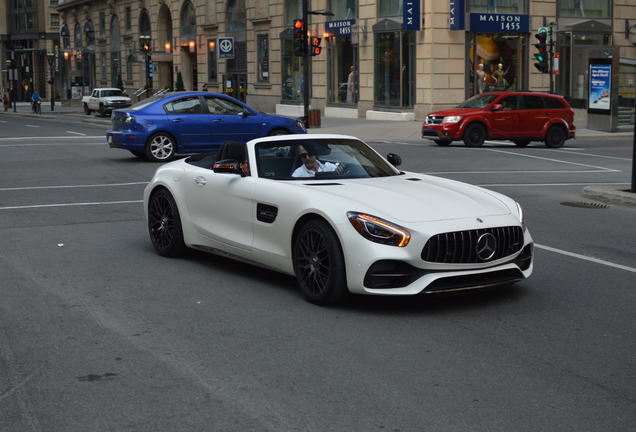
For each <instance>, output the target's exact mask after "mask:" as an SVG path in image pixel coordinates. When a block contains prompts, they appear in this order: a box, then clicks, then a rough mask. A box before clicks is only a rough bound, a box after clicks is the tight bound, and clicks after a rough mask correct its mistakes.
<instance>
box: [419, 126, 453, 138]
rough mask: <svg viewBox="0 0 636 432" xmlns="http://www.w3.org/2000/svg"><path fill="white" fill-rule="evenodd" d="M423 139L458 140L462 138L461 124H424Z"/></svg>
mask: <svg viewBox="0 0 636 432" xmlns="http://www.w3.org/2000/svg"><path fill="white" fill-rule="evenodd" d="M422 138H432V139H448V140H458V139H461V138H462V128H461V126H460V123H441V124H426V123H425V124H423V125H422Z"/></svg>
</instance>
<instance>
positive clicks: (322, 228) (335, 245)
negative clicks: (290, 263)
mask: <svg viewBox="0 0 636 432" xmlns="http://www.w3.org/2000/svg"><path fill="white" fill-rule="evenodd" d="M293 260H294V272H295V273H296V279H297V280H298V284H299V285H300V288H301V290H302V291H303V294H304V295H305V297H306V298H307V300H309V301H310V302H312V303H315V304H319V305H328V304H332V303H336V302H339V301H342V300H343V299H344V298H345V297H346V295H347V294H348V290H347V281H346V277H345V264H344V257H343V255H342V249H341V247H340V242H339V241H338V236H336V233H335V232H334V231H333V230H332V229H331V227H330V226H329V225H328V224H327V223H326V222H323V221H321V220H318V219H314V220H311V221H309V222H307V223H305V224H304V225H303V226H302V228H301V229H300V231H299V232H298V235H297V236H296V240H295V242H294V252H293Z"/></svg>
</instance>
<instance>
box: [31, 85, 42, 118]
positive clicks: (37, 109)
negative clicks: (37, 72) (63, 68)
mask: <svg viewBox="0 0 636 432" xmlns="http://www.w3.org/2000/svg"><path fill="white" fill-rule="evenodd" d="M31 103H32V105H33V112H34V113H36V114H42V107H41V106H40V105H41V103H42V98H41V97H40V94H39V93H38V91H37V90H33V94H32V95H31Z"/></svg>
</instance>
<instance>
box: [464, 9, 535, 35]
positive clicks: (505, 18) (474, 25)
mask: <svg viewBox="0 0 636 432" xmlns="http://www.w3.org/2000/svg"><path fill="white" fill-rule="evenodd" d="M529 23H530V20H529V18H528V15H515V14H498V13H471V14H470V31H472V32H493V33H496V32H499V33H502V32H503V33H528V32H529V31H530V25H529Z"/></svg>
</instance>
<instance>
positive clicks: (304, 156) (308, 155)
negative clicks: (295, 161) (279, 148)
mask: <svg viewBox="0 0 636 432" xmlns="http://www.w3.org/2000/svg"><path fill="white" fill-rule="evenodd" d="M310 156H312V154H311V153H307V152H305V153H298V157H299V158H301V159H305V158H308V157H310Z"/></svg>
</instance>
